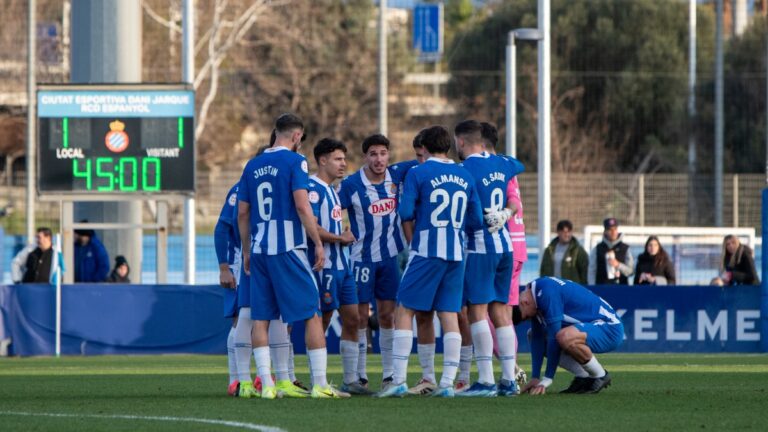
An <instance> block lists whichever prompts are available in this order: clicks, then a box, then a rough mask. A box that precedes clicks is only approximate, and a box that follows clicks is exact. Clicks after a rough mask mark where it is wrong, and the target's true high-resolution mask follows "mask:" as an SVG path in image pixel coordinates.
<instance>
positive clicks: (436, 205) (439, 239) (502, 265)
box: [215, 114, 623, 399]
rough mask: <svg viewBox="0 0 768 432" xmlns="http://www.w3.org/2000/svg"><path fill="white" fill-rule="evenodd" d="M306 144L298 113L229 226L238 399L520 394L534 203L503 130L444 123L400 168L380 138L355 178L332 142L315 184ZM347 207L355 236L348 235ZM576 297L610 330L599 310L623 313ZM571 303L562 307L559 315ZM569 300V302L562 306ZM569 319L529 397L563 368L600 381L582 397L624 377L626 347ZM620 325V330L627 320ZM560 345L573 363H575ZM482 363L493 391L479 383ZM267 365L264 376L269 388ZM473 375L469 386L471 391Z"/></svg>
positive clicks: (224, 262)
mask: <svg viewBox="0 0 768 432" xmlns="http://www.w3.org/2000/svg"><path fill="white" fill-rule="evenodd" d="M304 137H305V135H304V125H303V122H302V121H301V119H300V118H298V117H297V116H295V115H293V114H283V115H281V116H280V117H279V118H277V120H276V122H275V126H274V130H273V133H272V137H271V140H270V145H269V147H268V148H267V149H266V150H264V151H263V153H262V154H260V155H258V156H256V157H255V158H253V159H252V160H250V161H249V162H248V163H247V164H246V166H245V169H244V170H243V174H242V177H241V179H240V181H239V182H238V183H237V184H236V185H234V186H233V187H232V189H231V190H230V192H229V194H228V197H227V200H226V202H225V205H224V208H223V209H222V213H221V216H220V218H219V223H218V224H217V227H216V231H215V239H216V252H217V256H218V258H219V263H220V283H221V285H222V286H224V287H226V288H231V289H228V290H227V294H226V296H225V297H226V299H225V314H226V315H227V316H229V317H233V319H234V320H233V327H232V330H231V331H230V334H229V337H228V340H227V347H228V353H229V367H230V389H229V393H230V394H232V395H237V396H240V397H261V398H264V399H273V398H276V397H313V398H339V397H350V395H352V394H358V395H368V394H373V395H374V396H376V397H402V396H405V395H407V394H409V393H410V394H422V395H427V394H429V395H431V396H433V397H454V396H465V397H493V396H513V395H516V394H519V393H520V391H521V388H520V385H523V384H524V373H522V372H521V371H519V370H517V365H516V350H517V341H516V336H515V331H514V328H513V325H512V316H513V313H512V310H513V309H512V307H511V305H510V303H511V301H512V302H516V300H517V281H516V280H513V273H516V274H515V276H517V275H519V271H520V268H519V266H518V265H517V262H516V261H515V260H514V259H513V256H512V253H513V240H512V239H513V238H514V237H512V236H511V235H510V232H509V229H508V226H507V225H508V221H510V219H512V221H510V222H513V221H514V217H515V216H516V215H520V216H521V212H522V208H521V206H520V204H519V199H518V200H515V199H514V197H513V195H514V193H515V192H516V193H517V196H518V198H519V190H518V189H517V188H516V187H511V186H510V182H511V181H513V180H514V178H515V177H516V176H517V175H518V174H519V173H521V172H522V171H523V169H524V168H523V166H522V164H521V163H520V162H519V161H517V160H516V159H514V158H511V157H505V156H497V155H495V151H494V146H495V144H496V141H497V134H496V131H495V128H493V126H491V125H490V124H488V123H480V122H477V121H473V120H467V121H463V122H461V123H459V124H458V125H456V126H455V128H454V130H453V133H451V132H449V131H448V130H446V129H445V128H443V127H441V126H432V127H429V128H426V129H423V130H422V131H420V132H419V134H418V135H417V136H416V137H415V138H414V140H413V147H414V151H415V152H416V159H415V160H412V161H407V162H401V163H398V164H394V165H390V164H389V152H390V142H389V140H388V139H387V138H386V137H385V136H383V135H379V134H376V135H371V136H369V137H368V138H366V139H365V140H364V141H363V143H362V151H363V153H364V155H365V158H364V165H363V167H362V168H361V169H360V170H359V171H357V172H355V173H353V174H351V175H349V176H347V177H346V178H345V175H346V153H347V147H346V146H345V145H344V144H343V143H342V142H340V141H338V140H335V139H332V138H324V139H321V140H319V141H318V142H317V144H316V145H315V147H314V149H313V155H314V159H315V161H316V163H317V172H316V173H315V174H313V175H311V176H310V175H309V172H308V164H307V161H306V159H305V158H304V157H303V156H302V155H301V154H299V153H298V151H299V149H300V147H301V145H302V142H303V141H304ZM453 147H455V149H456V150H457V152H458V155H459V157H460V159H461V160H462V162H461V163H459V164H457V163H454V161H453V160H452V159H450V158H449V156H448V153H449V151H450V150H451V148H453ZM342 179H343V180H342ZM339 180H341V182H340V183H339V185H338V186H334V184H335V183H336V182H338V181H339ZM513 185H515V186H516V184H513ZM508 192H512V193H508ZM343 210H346V211H347V216H348V220H349V225H350V226H349V227H346V228H345V227H344V226H343V219H344V217H343ZM520 222H521V221H520ZM348 248H349V251H350V253H349V255H348V254H347V249H348ZM406 249H407V253H408V264H407V266H406V268H405V271H404V272H403V274H402V277H400V267H399V264H398V255H399V254H400V253H401V252H402V251H404V250H406ZM554 281H557V280H554ZM537 282H539V285H538V286H539V293H541V292H542V291H544V292H547V293H550V292H552V294H551V295H549V296H548V298H552V299H554V298H556V297H558V295H556V294H555V291H557V290H558V288H543V287H545V286H553V287H559V286H560V285H559V282H560V281H557V282H558V283H554V284H553V283H552V281H549V280H542V281H537ZM567 283H568V284H571V283H570V282H567ZM573 285H575V284H573ZM568 286H569V287H570V285H568ZM576 287H578V288H580V289H581V290H584V291H586V293H583V294H584V299H586V300H585V301H587V302H588V303H589V302H591V303H590V305H589V306H586V307H585V312H584V313H583V314H582V315H583V316H582V318H583V319H584V322H593V321H595V320H602V318H601V317H606V316H605V314H603V315H600V317H598V318H592V316H591V315H594V313H592V312H595V313H597V312H600V311H601V310H603V311H606V313H613V310H612V309H611V308H610V305H608V304H607V303H605V302H602V303H605V304H602V303H601V304H600V305H597V306H595V305H594V304H592V303H595V302H597V301H598V300H599V301H602V299H599V297H597V296H595V295H594V294H591V293H590V292H589V291H587V290H586V289H584V288H583V287H580V286H578V285H576ZM235 288H236V289H235ZM574 289H576V288H574ZM530 291H532V289H531V290H529V291H528V292H530ZM560 291H562V290H560ZM560 291H558V292H560ZM577 291H578V290H577ZM563 292H565V291H563ZM573 292H576V291H573V290H571V291H568V294H569V295H573ZM578 292H579V293H581V291H578ZM588 295H592V296H593V297H594V298H592V297H589V296H588ZM561 297H562V296H561ZM522 299H526V301H527V303H526V304H523V302H522ZM531 299H532V300H533V302H531ZM595 299H598V300H595ZM535 300H536V298H535V297H533V298H531V296H530V295H528V296H527V297H526V296H523V297H522V298H521V306H520V309H518V310H517V317H518V318H531V317H534V316H536V317H538V318H541V317H542V316H545V315H544V313H543V309H542V307H543V306H542V307H538V306H537V304H536V301H535ZM555 303H556V301H555V300H552V301H550V302H549V305H550V306H551V305H552V304H555ZM566 303H568V302H563V301H562V298H561V302H560V309H563V305H564V304H566ZM371 304H375V310H376V314H377V318H378V323H379V330H378V335H379V347H380V351H381V362H382V369H383V376H382V383H381V386H380V388H379V390H378V392H376V393H374V392H373V391H372V389H371V388H370V387H369V377H368V375H367V371H366V357H367V349H368V341H367V335H368V329H367V326H368V316H369V313H370V311H369V308H370V305H371ZM593 306H595V307H593ZM537 307H538V309H537ZM568 307H570V306H568ZM555 309H556V308H553V310H554V312H553V314H554V318H551V319H550V321H552V322H548V323H545V324H542V325H543V326H544V327H545V328H546V332H542V331H541V330H540V329H537V325H534V326H533V328H534V331H533V332H532V334H531V336H532V338H533V339H532V342H531V344H532V347H533V346H536V347H537V349H538V351H536V352H535V353H534V354H535V355H534V375H533V378H534V379H533V380H531V382H530V383H528V384H525V386H524V387H523V388H522V390H523V391H526V392H530V393H531V394H540V393H543V392H544V389H545V388H546V387H547V386H548V385H549V383H551V378H552V376H553V375H554V372H552V373H550V372H551V371H550V367H552V368H553V369H554V368H557V365H558V364H559V363H561V359H571V360H573V359H575V360H573V361H574V362H575V363H577V365H578V366H581V365H584V366H583V367H582V369H584V371H579V374H578V375H577V376H576V377H577V378H578V382H577V380H576V379H574V382H573V383H572V385H571V387H569V389H571V390H573V391H572V392H576V393H582V392H595V391H600V389H602V388H604V387H605V386H607V385H608V384H609V383H610V377H609V376H608V375H607V372H605V371H604V370H603V369H602V368H601V367H600V366H599V363H597V361H596V359H595V358H594V356H593V355H592V351H594V352H603V351H600V349H601V348H605V349H606V350H611V349H615V346H613V345H611V344H614V345H615V343H614V342H615V341H614V339H611V338H608V339H606V338H605V337H603V336H604V335H603V333H604V332H602V330H604V329H602V328H598V329H597V330H594V329H591V328H589V329H587V328H579V330H580V331H576V332H575V333H573V332H572V331H570V330H569V331H568V333H569V335H570V338H566V337H565V336H562V337H561V333H562V332H560V333H558V332H556V333H555V334H550V333H547V332H549V331H550V329H551V328H554V327H555V325H552V323H553V322H554V321H553V320H554V319H555V318H557V319H559V320H560V321H562V320H563V319H564V318H563V313H562V310H560V316H559V318H558V317H557V313H558V312H557V311H556V310H555ZM587 309H588V311H586V310H587ZM593 309H594V311H593ZM334 311H338V313H339V316H340V319H341V323H342V334H341V342H340V347H339V348H340V352H341V358H342V365H343V382H342V383H341V386H340V387H339V388H336V387H334V386H332V385H330V384H329V383H328V380H327V378H326V365H327V350H326V345H325V343H326V341H325V331H326V330H327V328H328V326H329V323H330V319H331V317H332V315H333V312H334ZM435 314H437V317H438V318H439V320H440V324H441V327H442V331H443V338H442V340H443V352H444V354H443V371H442V376H441V377H440V380H439V381H438V380H437V379H436V377H435V373H434V353H435V331H434V327H433V325H432V323H433V320H434V316H435ZM590 314H591V315H590ZM587 315H589V316H587ZM612 317H613V319H616V316H615V313H613V315H612ZM414 318H416V322H417V327H418V354H419V360H420V363H421V366H422V371H423V374H422V378H421V380H420V381H419V383H418V384H417V385H416V386H415V387H413V388H411V389H409V388H408V385H407V383H406V376H407V374H406V371H407V367H408V359H409V356H410V353H411V349H412V344H413V337H414V336H413V329H412V323H413V321H414ZM568 318H569V319H570V318H571V317H570V316H569V317H568ZM605 319H606V320H611V319H612V318H611V317H606V318H605ZM616 321H618V319H616ZM302 323H303V325H304V326H305V336H306V346H307V356H308V360H309V368H310V373H311V383H310V385H309V386H304V385H303V384H302V383H301V382H299V381H298V380H296V377H295V375H294V373H293V349H292V345H291V343H290V337H289V334H290V327H289V325H288V324H296V325H300V324H302ZM568 324H573V323H572V322H570V323H568ZM610 324H616V323H614V322H613V321H611V322H610ZM620 325H621V323H620V321H618V326H613V327H612V329H611V330H612V333H611V334H614V333H616V334H617V331H618V330H621V335H622V336H623V328H621V329H619V326H620ZM563 327H567V325H564V326H563ZM593 327H602V326H601V325H599V324H598V325H594V326H593ZM617 329H618V330H617ZM558 330H561V329H560V328H558ZM562 330H567V329H565V328H564V329H562ZM590 331H592V333H590ZM545 333H546V334H545ZM570 333H573V334H570ZM582 335H583V337H582ZM494 336H495V338H494ZM601 337H602V340H601V342H602V345H601V346H600V347H596V349H592V350H591V351H590V348H595V347H592V346H590V345H589V343H590V342H591V341H594V340H598V339H601ZM537 338H542V339H544V340H551V339H554V340H555V341H556V343H559V342H567V343H568V344H567V345H568V346H567V347H566V346H564V345H563V344H559V345H557V350H556V349H555V347H550V346H546V347H545V349H544V350H543V351H542V350H541V349H540V348H541V344H540V343H539V342H538V340H537ZM547 338H549V339H547ZM494 339H495V340H494ZM566 339H567V340H566ZM494 343H496V346H497V350H496V353H497V356H498V359H499V362H500V364H501V372H502V374H501V380H500V381H499V382H498V383H497V382H496V379H495V377H494V373H493V364H492V361H493V356H494ZM560 348H562V349H563V350H565V353H563V355H562V356H561V355H560V351H559V350H560ZM473 351H474V360H475V362H476V364H477V369H478V374H479V378H478V380H477V381H476V382H475V383H473V384H472V385H471V386H470V385H468V384H469V362H470V361H471V359H472V352H473ZM572 351H573V352H572ZM539 352H541V356H540V357H541V358H538V357H539V356H538V354H539ZM251 353H252V354H253V356H254V359H255V363H256V369H257V375H258V376H257V377H256V379H255V380H254V381H253V382H252V381H251V376H250V355H251ZM545 354H546V355H547V356H548V358H549V359H550V360H549V361H548V364H547V365H548V367H547V374H546V376H545V378H544V379H541V380H540V379H539V373H540V369H541V360H542V359H543V357H544V355H545ZM537 358H538V361H539V363H538V365H537V364H536V360H537ZM595 364H596V366H595ZM551 365H554V366H551ZM587 365H589V366H587ZM460 368H461V369H462V372H461V373H460V376H459V382H455V381H456V378H457V373H458V370H459V369H460ZM566 368H567V367H566ZM273 370H274V373H275V375H274V376H273V375H272V372H273ZM569 370H571V371H573V370H576V368H575V367H573V368H572V369H569ZM581 372H585V373H587V376H586V377H585V376H584V374H583V373H581ZM574 373H575V372H574ZM547 379H549V381H547Z"/></svg>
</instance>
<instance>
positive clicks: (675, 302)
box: [0, 284, 766, 356]
mask: <svg viewBox="0 0 768 432" xmlns="http://www.w3.org/2000/svg"><path fill="white" fill-rule="evenodd" d="M591 289H592V290H593V291H594V292H595V293H597V294H598V295H600V296H601V297H603V298H604V299H605V300H606V301H607V302H609V303H610V304H611V305H612V306H613V307H614V308H615V309H616V311H617V312H618V314H619V316H620V317H621V319H622V321H623V322H624V328H625V340H624V344H623V345H622V346H621V347H620V348H619V350H618V351H619V352H687V353H691V352H700V353H717V352H752V353H756V352H765V351H764V350H763V349H764V348H763V347H762V346H761V340H764V338H765V337H766V335H765V334H761V331H765V327H762V325H761V323H762V322H763V321H762V319H761V318H762V315H763V314H762V313H761V307H764V305H762V304H761V294H762V293H761V289H762V287H760V286H734V287H717V286H610V287H608V286H598V287H592V288H591ZM223 293H224V289H223V288H220V287H218V286H216V285H196V286H191V285H117V284H79V285H65V286H63V287H62V300H63V302H62V333H63V334H62V352H63V353H64V354H85V355H94V354H142V353H143V354H159V353H204V354H223V353H225V352H226V339H227V333H228V331H229V327H230V326H231V319H225V318H223V317H222V315H223V314H222V311H223ZM763 301H764V298H763ZM54 305H55V289H54V287H53V286H51V285H45V284H23V285H10V286H8V285H5V286H0V317H2V318H4V320H5V327H6V330H7V331H8V332H9V333H10V337H11V338H12V339H13V345H12V346H11V349H12V352H13V353H14V354H17V355H22V356H29V355H50V354H52V353H53V350H54V340H55V333H54V329H55V307H54ZM303 327H304V326H303V325H301V324H298V323H297V324H296V325H294V329H293V334H292V335H291V336H292V339H293V342H294V350H295V351H296V352H297V353H304V352H305V347H304V331H303ZM529 328H530V325H529V323H523V324H522V325H519V326H517V328H516V330H517V335H518V341H519V350H520V352H527V351H529V344H528V338H527V331H528V329H529ZM435 333H436V335H437V336H438V339H437V348H438V351H441V349H442V342H441V337H440V336H441V330H440V327H439V325H436V331H435ZM340 335H341V326H340V324H339V321H338V318H334V320H333V321H332V323H331V326H330V328H329V330H328V351H329V352H330V353H338V349H339V336H340ZM374 336H375V337H374V338H373V344H374V351H378V346H377V345H376V344H377V343H378V335H376V334H375V333H374ZM414 348H415V343H414Z"/></svg>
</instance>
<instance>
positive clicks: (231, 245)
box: [213, 183, 240, 264]
mask: <svg viewBox="0 0 768 432" xmlns="http://www.w3.org/2000/svg"><path fill="white" fill-rule="evenodd" d="M238 185H239V183H235V185H234V186H232V188H231V189H229V192H228V193H227V198H226V199H225V200H224V205H223V206H222V207H221V213H219V220H218V221H217V222H216V228H215V229H214V233H213V237H214V247H215V249H216V257H217V258H218V260H219V264H223V263H227V264H233V263H234V262H235V256H236V254H238V253H240V235H239V234H240V233H239V232H238V229H237V187H238Z"/></svg>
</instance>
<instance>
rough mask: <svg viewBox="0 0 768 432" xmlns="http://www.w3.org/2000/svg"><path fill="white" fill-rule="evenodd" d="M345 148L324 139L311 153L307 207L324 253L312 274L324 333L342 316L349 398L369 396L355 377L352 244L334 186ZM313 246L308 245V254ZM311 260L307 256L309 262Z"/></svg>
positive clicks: (342, 349)
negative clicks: (314, 164)
mask: <svg viewBox="0 0 768 432" xmlns="http://www.w3.org/2000/svg"><path fill="white" fill-rule="evenodd" d="M346 153H347V147H346V146H345V145H344V144H343V143H341V142H340V141H337V140H335V139H331V138H323V139H322V140H320V141H319V142H318V143H317V145H316V146H315V149H314V156H315V161H316V162H317V174H315V175H313V176H311V177H310V178H309V203H310V204H312V211H313V212H314V214H315V217H317V223H318V229H317V230H318V232H319V234H320V239H321V240H322V241H323V247H324V249H325V264H324V265H323V269H322V270H320V271H318V272H315V276H316V277H317V282H318V285H319V288H320V290H319V292H320V309H321V310H322V312H323V329H324V330H326V331H327V330H328V326H329V325H330V322H331V318H332V317H333V311H335V310H338V311H339V315H340V316H341V342H340V346H339V352H340V353H341V361H342V367H343V371H344V382H343V385H342V387H341V390H342V391H344V392H347V393H350V394H368V390H367V389H366V388H365V387H363V386H362V385H361V384H360V382H359V381H358V376H357V361H358V356H359V352H358V348H357V326H358V313H357V308H358V306H357V304H358V301H357V286H356V285H355V277H354V275H353V274H352V269H351V267H350V265H349V259H348V257H347V253H346V250H345V247H346V246H347V245H349V244H351V243H353V242H354V241H355V236H354V235H352V232H351V231H350V230H349V228H347V229H346V230H343V231H342V226H341V222H342V215H341V203H340V201H339V195H338V194H337V193H336V191H335V190H334V189H333V186H332V184H333V182H334V181H336V180H340V179H342V178H344V172H345V171H346V168H347V162H346ZM313 248H314V245H313V244H312V243H311V241H310V247H309V249H308V250H309V251H310V252H311V251H312V250H313ZM313 260H314V256H313V254H311V253H310V262H312V261H313Z"/></svg>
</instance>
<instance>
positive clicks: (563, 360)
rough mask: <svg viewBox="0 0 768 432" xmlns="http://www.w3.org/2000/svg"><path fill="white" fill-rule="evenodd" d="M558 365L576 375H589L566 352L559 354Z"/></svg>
mask: <svg viewBox="0 0 768 432" xmlns="http://www.w3.org/2000/svg"><path fill="white" fill-rule="evenodd" d="M559 366H560V367H561V368H563V369H565V370H567V371H568V372H570V373H572V374H574V375H576V376H577V377H580V378H586V377H588V376H589V373H588V372H587V371H585V370H584V368H583V367H581V364H580V363H579V362H577V361H576V360H575V359H574V358H573V357H571V356H570V355H568V354H566V353H561V354H560V363H559Z"/></svg>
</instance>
